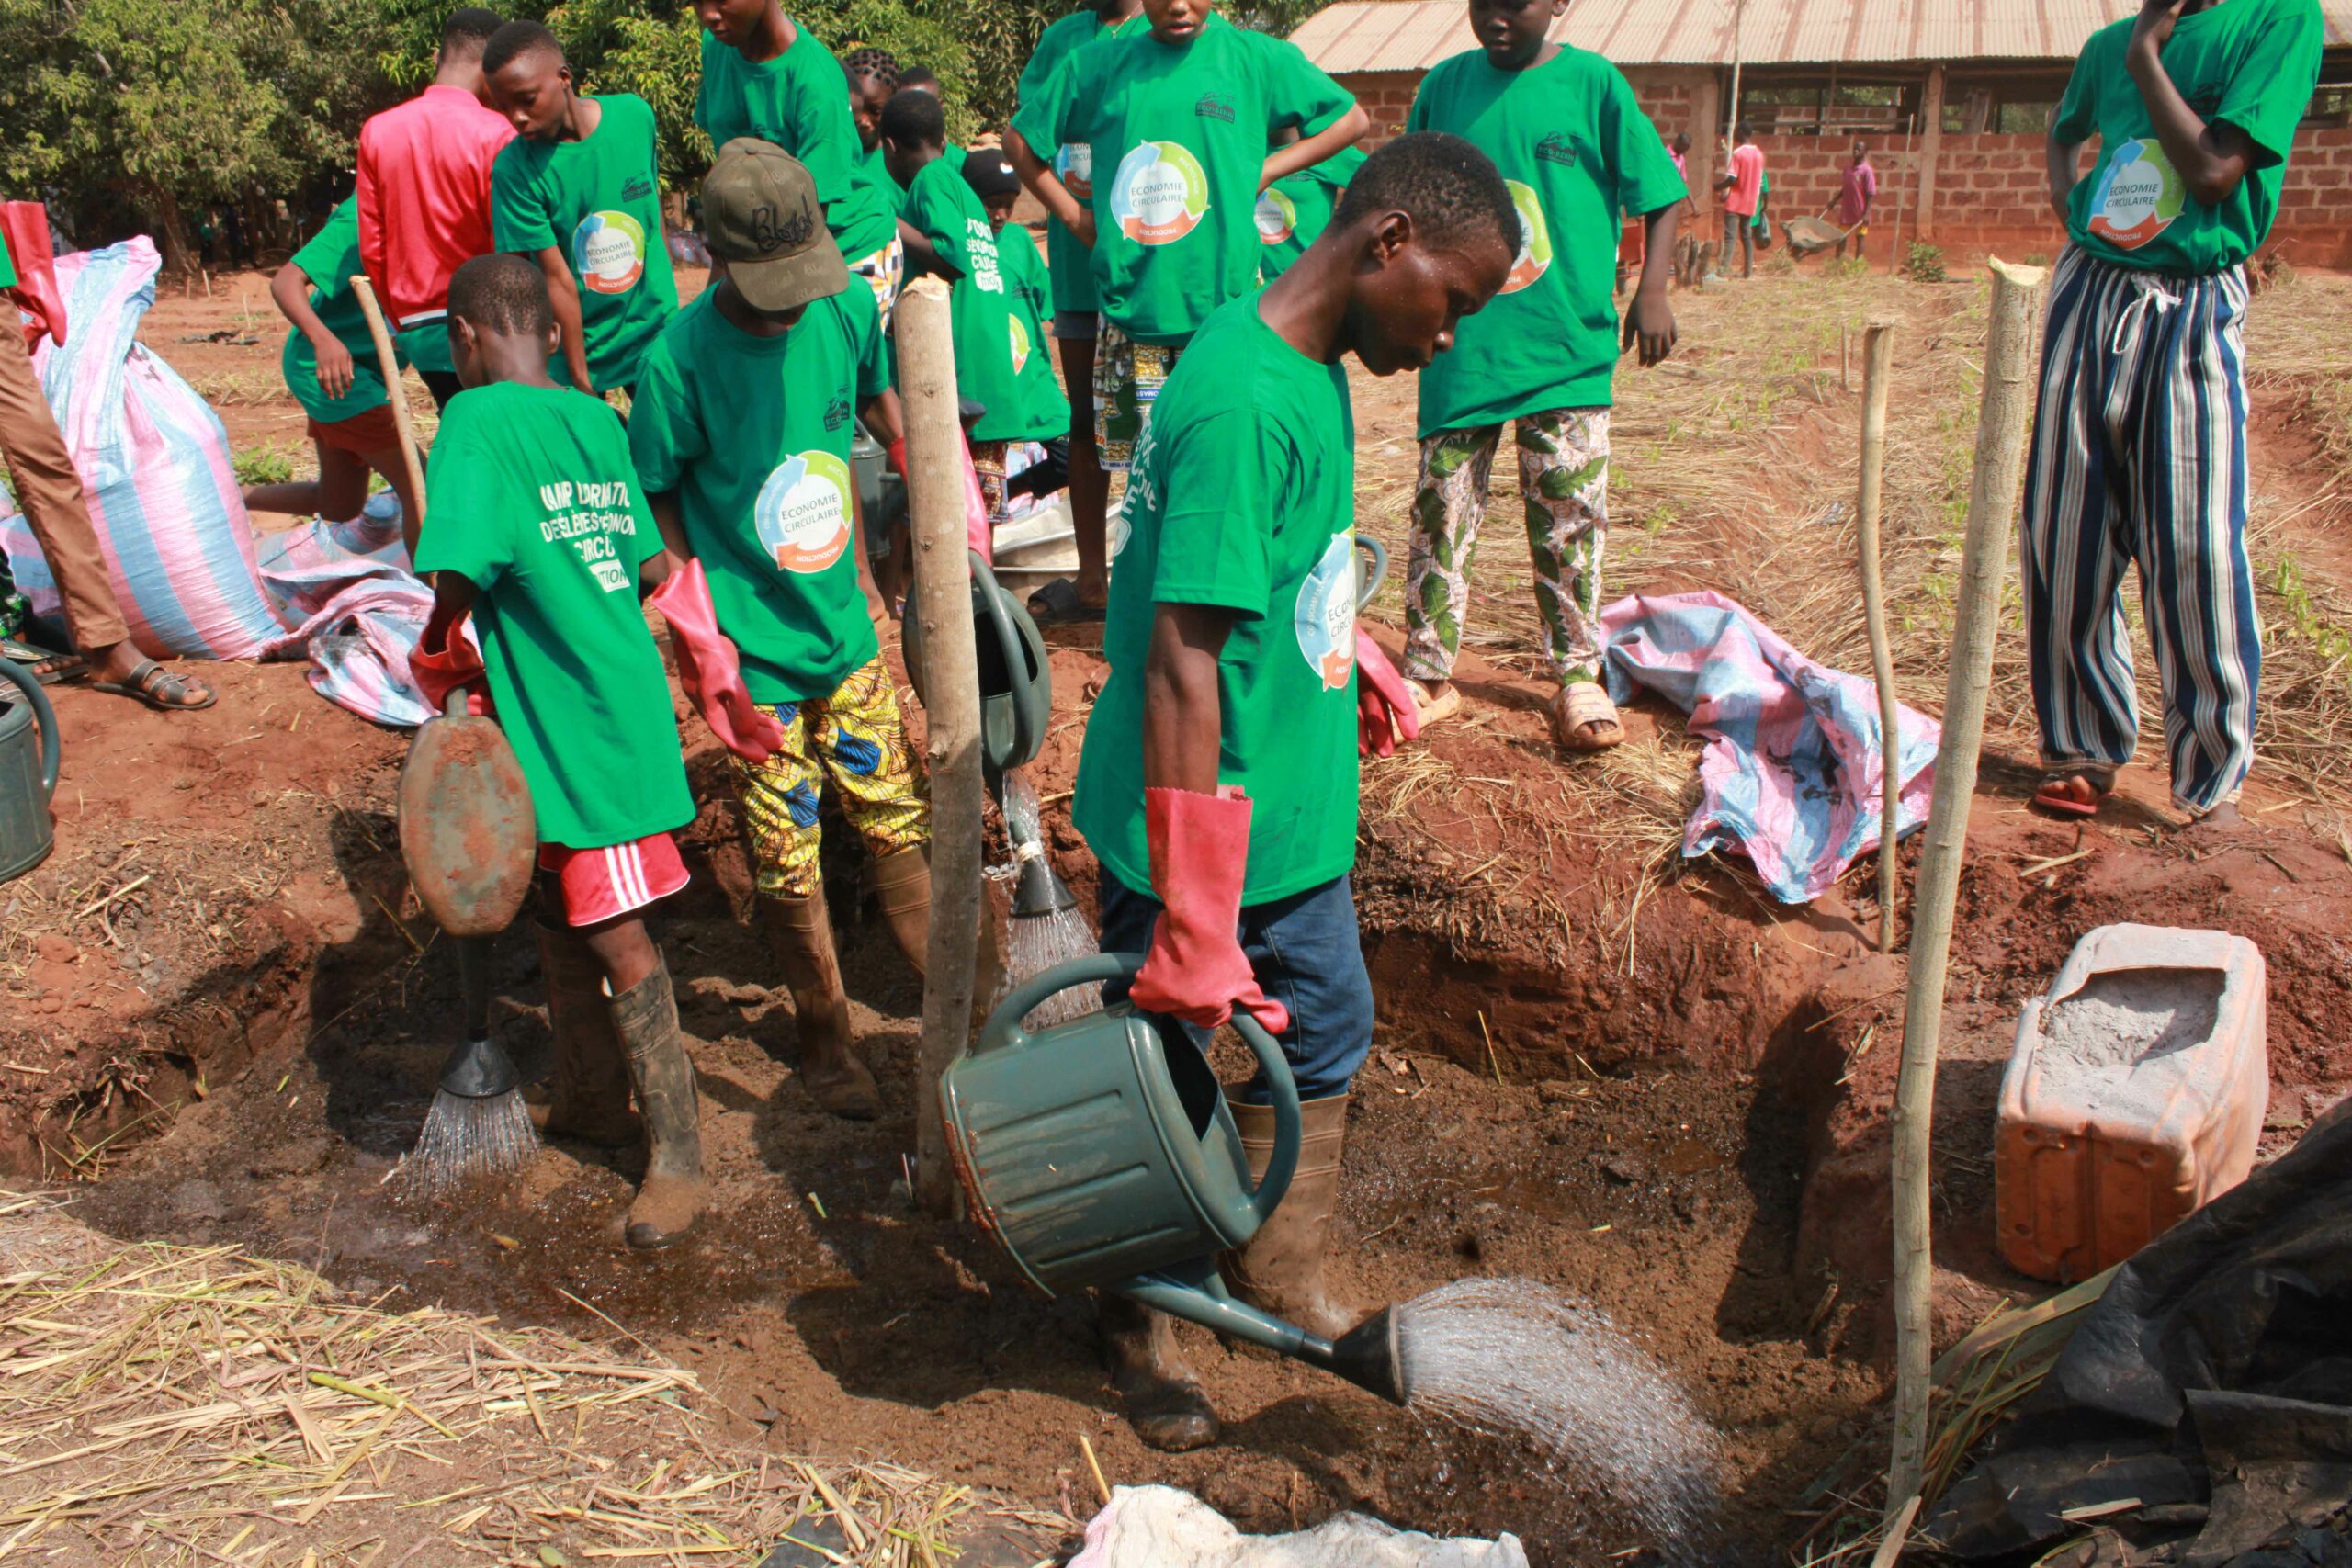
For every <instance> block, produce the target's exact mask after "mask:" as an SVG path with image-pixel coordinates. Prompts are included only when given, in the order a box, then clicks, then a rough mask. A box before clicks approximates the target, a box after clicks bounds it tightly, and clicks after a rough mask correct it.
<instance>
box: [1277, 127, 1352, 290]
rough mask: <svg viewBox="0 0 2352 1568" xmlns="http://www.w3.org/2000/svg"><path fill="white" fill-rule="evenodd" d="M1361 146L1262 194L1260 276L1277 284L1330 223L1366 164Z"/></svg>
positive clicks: (1289, 177)
mask: <svg viewBox="0 0 2352 1568" xmlns="http://www.w3.org/2000/svg"><path fill="white" fill-rule="evenodd" d="M1363 158H1364V152H1363V148H1361V147H1342V148H1340V150H1339V151H1338V152H1334V153H1332V154H1331V155H1330V156H1329V157H1328V158H1326V159H1324V160H1323V161H1322V162H1321V163H1319V164H1308V165H1307V166H1306V168H1304V169H1301V170H1299V171H1298V172H1297V173H1296V174H1295V175H1283V177H1282V178H1281V179H1278V180H1276V181H1275V182H1274V183H1273V184H1272V185H1270V186H1267V187H1266V188H1265V189H1264V190H1261V191H1260V192H1259V193H1258V240H1259V243H1260V245H1261V249H1260V250H1259V252H1258V280H1259V281H1260V282H1261V283H1272V281H1273V280H1274V279H1276V278H1277V277H1280V276H1282V275H1283V273H1285V272H1287V271H1289V270H1290V264H1291V263H1293V262H1295V261H1296V260H1297V259H1298V258H1299V257H1301V256H1303V255H1305V254H1306V247H1307V246H1309V245H1311V244H1313V243H1315V239H1316V236H1317V235H1318V234H1320V233H1322V232H1323V231H1324V230H1325V229H1326V228H1327V227H1329V224H1330V221H1331V213H1332V212H1333V210H1334V209H1337V208H1338V207H1339V205H1340V192H1341V191H1343V190H1345V189H1347V188H1348V182H1349V181H1350V180H1351V179H1353V178H1355V177H1356V171H1357V170H1358V169H1361V168H1363Z"/></svg>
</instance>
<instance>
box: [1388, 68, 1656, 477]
mask: <svg viewBox="0 0 2352 1568" xmlns="http://www.w3.org/2000/svg"><path fill="white" fill-rule="evenodd" d="M1405 129H1406V130H1450V131H1452V132H1453V133H1454V134H1455V135H1456V136H1460V137H1464V138H1465V139H1466V140H1468V141H1470V142H1472V143H1473V144H1474V145H1476V147H1477V148H1478V149H1479V151H1481V152H1485V153H1486V154H1487V156H1488V157H1490V158H1492V159H1493V160H1494V161H1495V164H1496V166H1497V167H1498V168H1499V169H1500V170H1501V171H1502V175H1503V178H1504V180H1505V181H1507V182H1508V183H1509V184H1510V194H1511V197H1512V199H1513V200H1514V201H1515V202H1517V203H1518V206H1519V216H1520V222H1521V226H1522V229H1523V232H1522V233H1521V237H1520V247H1519V259H1518V261H1517V263H1516V265H1513V266H1512V268H1511V271H1510V278H1509V279H1508V280H1507V281H1505V283H1504V284H1503V291H1502V292H1501V293H1500V294H1498V295H1496V296H1495V298H1494V299H1491V300H1490V301H1488V302H1487V308H1486V309H1485V310H1480V311H1479V312H1478V313H1477V314H1476V315H1475V316H1465V317H1464V318H1463V320H1462V325H1461V327H1460V328H1459V329H1458V330H1457V331H1456V332H1455V333H1454V338H1453V351H1452V352H1451V353H1447V354H1441V355H1438V356H1437V359H1436V361H1435V362H1434V363H1433V364H1431V365H1430V367H1429V368H1428V369H1426V370H1424V371H1422V372H1421V410H1420V434H1421V435H1422V436H1423V437H1425V438H1426V437H1428V436H1430V435H1432V434H1436V433H1437V432H1438V431H1441V430H1459V429H1463V428H1464V427H1467V426H1472V425H1483V424H1497V423H1501V422H1502V421H1504V420H1507V419H1516V418H1518V417H1519V416H1520V415H1521V414H1524V413H1539V412H1544V411H1545V410H1549V409H1563V408H1604V407H1606V406H1608V403H1609V400H1610V386H1609V383H1610V375H1611V371H1613V370H1614V369H1615V368H1616V365H1617V304H1616V299H1615V297H1614V293H1613V290H1614V289H1615V288H1616V284H1617V239H1618V234H1619V231H1620V229H1621V227H1622V223H1623V214H1624V213H1627V212H1633V213H1649V212H1655V211H1657V209H1659V208H1661V207H1671V206H1673V205H1674V204H1675V203H1676V202H1678V201H1679V200H1681V199H1682V197H1684V196H1685V195H1686V194H1688V187H1686V186H1684V185H1683V183H1682V176H1681V175H1679V174H1677V173H1675V171H1674V156H1673V154H1672V153H1670V152H1668V151H1667V150H1666V143H1665V142H1664V141H1660V140H1659V138H1658V134H1657V127H1655V126H1653V125H1651V124H1650V118H1649V116H1647V115H1645V114H1644V113H1643V112H1642V107H1641V105H1640V104H1639V103H1637V102H1635V101H1634V89H1633V87H1632V85H1630V84H1628V83H1627V82H1626V80H1625V75H1624V73H1623V72H1621V71H1619V70H1618V69H1617V67H1615V66H1614V65H1611V64H1610V63H1609V62H1608V61H1606V60H1603V59H1602V58H1601V57H1600V55H1598V54H1594V53H1592V52H1591V51H1589V50H1582V49H1566V48H1564V49H1562V50H1561V51H1560V52H1559V53H1558V54H1556V55H1555V56H1553V57H1552V58H1551V59H1550V60H1547V61H1545V62H1544V63H1543V64H1541V65H1532V66H1530V67H1528V68H1527V69H1526V70H1524V71H1498V70H1497V69H1495V67H1494V66H1493V65H1492V64H1491V63H1489V62H1488V61H1487V52H1486V51H1484V50H1479V49H1474V50H1471V51H1467V52H1466V53H1463V54H1457V55H1455V56H1454V57H1453V58H1452V59H1451V60H1445V61H1441V62H1439V63H1438V65H1437V66H1436V67H1435V68H1434V69H1433V70H1431V71H1430V73H1429V75H1428V76H1427V77H1426V78H1425V79H1424V80H1423V81H1422V83H1421V90H1420V91H1419V93H1418V94H1416V95H1415V96H1414V98H1413V108H1412V112H1411V113H1410V114H1409V115H1408V116H1407V117H1406V120H1405Z"/></svg>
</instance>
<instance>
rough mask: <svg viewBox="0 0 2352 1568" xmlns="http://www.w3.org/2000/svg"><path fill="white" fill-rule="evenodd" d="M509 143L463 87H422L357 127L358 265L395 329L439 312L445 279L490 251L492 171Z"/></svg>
mask: <svg viewBox="0 0 2352 1568" xmlns="http://www.w3.org/2000/svg"><path fill="white" fill-rule="evenodd" d="M514 139H515V128H514V127H513V126H511V125H509V124H507V123H506V118H505V117H504V116H503V115H501V114H499V113H498V112H497V111H496V110H495V109H492V108H488V107H484V106H483V104H482V102H481V100H480V99H479V98H476V97H475V96H473V95H472V94H471V93H469V92H467V91H466V90H465V89H464V88H462V87H447V86H442V85H437V84H436V85H433V86H430V87H427V88H425V89H424V91H423V92H422V93H419V94H418V95H417V96H415V97H413V98H411V99H410V100H409V101H408V102H406V103H404V104H402V105H401V106H400V107H398V108H390V109H386V110H385V111H384V112H383V113H382V114H379V115H378V116H376V117H375V118H372V119H370V120H369V121H368V123H367V124H366V125H363V126H361V127H360V128H359V260H360V264H361V265H363V266H365V267H366V268H367V269H368V277H369V279H370V280H371V281H373V282H374V284H375V285H376V291H377V293H379V295H381V296H382V297H383V302H384V310H385V311H386V313H387V314H389V315H390V317H391V319H392V326H393V328H394V329H395V330H398V329H399V328H401V327H407V326H413V325H415V324H416V323H417V322H418V321H421V320H428V319H430V318H431V317H433V316H434V315H435V314H437V313H438V312H439V311H440V310H442V309H443V308H444V307H445V306H446V305H447V302H448V299H449V275H450V274H451V273H453V272H455V271H457V270H458V267H459V266H461V265H464V264H465V263H467V262H469V261H471V260H473V259H474V257H476V256H481V255H488V254H490V253H491V252H492V250H494V249H496V246H495V245H494V244H493V243H492V239H491V230H490V169H491V165H492V164H494V163H496V162H497V161H498V153H499V150H500V149H501V148H503V147H504V146H505V145H506V144H507V143H508V142H509V141H513V140H514Z"/></svg>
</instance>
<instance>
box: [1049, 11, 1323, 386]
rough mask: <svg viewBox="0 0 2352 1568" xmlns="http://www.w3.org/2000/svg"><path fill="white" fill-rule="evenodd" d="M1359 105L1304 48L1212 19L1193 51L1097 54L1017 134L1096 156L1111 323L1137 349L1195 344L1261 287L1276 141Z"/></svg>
mask: <svg viewBox="0 0 2352 1568" xmlns="http://www.w3.org/2000/svg"><path fill="white" fill-rule="evenodd" d="M1354 104H1355V98H1354V96H1352V95H1351V94H1350V93H1349V92H1348V90H1347V89H1346V88H1344V87H1342V86H1340V85H1339V84H1338V83H1337V82H1334V81H1332V80H1331V78H1330V77H1329V76H1327V75H1325V74H1324V73H1322V72H1321V71H1318V70H1317V69H1316V68H1315V66H1314V65H1313V64H1311V63H1310V62H1308V60H1307V58H1306V55H1304V54H1302V53H1300V52H1299V50H1298V46H1297V45H1296V44H1294V43H1289V42H1286V41H1285V40H1283V39H1278V38H1274V37H1272V36H1271V35H1269V34H1266V33H1261V32H1256V31H1253V30H1251V29H1250V28H1237V27H1235V26H1234V25H1233V24H1232V23H1231V22H1228V21H1227V20H1226V19H1225V18H1224V17H1221V16H1216V15H1212V16H1211V17H1209V19H1208V25H1207V26H1206V27H1204V28H1202V29H1201V31H1200V33H1199V35H1198V36H1197V37H1195V38H1194V39H1193V41H1192V42H1191V43H1189V44H1184V45H1170V44H1164V43H1161V42H1160V41H1159V39H1155V38H1153V37H1151V36H1150V35H1149V34H1148V33H1138V34H1136V35H1135V36H1133V37H1130V38H1114V39H1097V40H1096V41H1095V42H1093V43H1090V44H1088V45H1087V46H1086V47H1084V48H1083V49H1080V50H1079V51H1076V52H1075V53H1073V54H1072V55H1070V56H1069V59H1067V60H1065V61H1063V62H1062V63H1061V64H1060V66H1058V67H1057V69H1056V70H1055V72H1054V76H1053V80H1052V81H1051V82H1049V83H1048V84H1046V87H1045V90H1044V91H1042V92H1040V93H1038V94H1037V95H1035V96H1033V97H1030V98H1027V99H1026V100H1025V101H1023V104H1022V106H1021V112H1020V114H1019V115H1018V116H1016V117H1015V118H1014V119H1013V122H1012V124H1013V129H1014V130H1018V131H1020V132H1021V135H1022V139H1023V141H1027V142H1028V143H1029V145H1030V146H1031V147H1032V148H1036V147H1058V146H1061V145H1064V144H1066V143H1075V144H1078V145H1080V146H1084V147H1085V148H1087V149H1088V152H1087V154H1086V156H1087V158H1088V159H1089V161H1090V168H1091V174H1092V175H1093V187H1092V188H1093V211H1094V225H1095V239H1094V258H1093V261H1094V287H1095V292H1096V294H1097V296H1098V298H1099V299H1101V301H1102V308H1103V316H1104V318H1105V319H1106V320H1108V321H1110V322H1111V324H1112V325H1114V326H1115V327H1117V328H1118V329H1119V330H1120V331H1121V332H1123V333H1126V334H1127V335H1128V336H1129V337H1131V338H1134V339H1136V341H1137V342H1141V343H1155V344H1182V343H1183V342H1184V341H1185V340H1186V339H1188V338H1190V337H1191V336H1192V335H1193V333H1194V332H1195V331H1196V330H1198V328H1199V327H1200V324H1201V323H1202V322H1203V321H1206V320H1207V319H1208V316H1209V312H1210V311H1212V310H1216V308H1217V307H1218V306H1220V305H1222V304H1224V303H1225V302H1226V301H1227V299H1232V298H1233V297H1234V296H1236V295H1238V294H1242V293H1246V292H1247V291H1248V290H1249V289H1250V287H1251V286H1252V284H1253V283H1254V281H1255V280H1256V278H1257V276H1258V252H1259V251H1260V250H1261V249H1262V248H1263V247H1261V245H1260V244H1259V243H1258V225H1257V223H1256V221H1255V220H1254V219H1253V217H1252V216H1251V214H1252V213H1253V211H1254V210H1255V209H1256V207H1257V204H1258V179H1259V176H1260V175H1261V174H1262V173H1263V172H1264V170H1265V166H1266V138H1267V135H1268V133H1269V132H1271V131H1273V130H1278V129H1280V128H1281V127H1283V126H1291V125H1295V126H1297V127H1298V128H1299V130H1300V133H1301V134H1302V135H1307V136H1312V135H1314V134H1315V133H1316V132H1317V131H1319V130H1324V129H1325V128H1326V127H1328V126H1329V125H1330V124H1331V122H1332V121H1334V120H1336V119H1338V118H1340V116H1341V115H1344V114H1346V113H1347V112H1348V110H1349V109H1350V108H1351V107H1353V106H1354Z"/></svg>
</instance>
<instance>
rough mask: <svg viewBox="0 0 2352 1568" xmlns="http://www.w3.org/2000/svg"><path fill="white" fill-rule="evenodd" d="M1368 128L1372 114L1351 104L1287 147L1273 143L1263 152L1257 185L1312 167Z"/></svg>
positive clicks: (1349, 143)
mask: <svg viewBox="0 0 2352 1568" xmlns="http://www.w3.org/2000/svg"><path fill="white" fill-rule="evenodd" d="M1371 129H1372V117H1371V116H1370V115H1368V114H1366V113H1364V112H1363V105H1362V104H1351V105H1349V106H1348V112H1347V113H1345V114H1343V115H1341V116H1340V118H1337V119H1335V120H1333V121H1332V122H1331V123H1330V124H1329V125H1327V126H1325V127H1324V128H1323V129H1322V130H1318V131H1317V132H1316V133H1315V134H1314V135H1312V136H1302V137H1300V138H1299V139H1298V140H1297V141H1294V142H1292V143H1291V144H1290V145H1289V146H1287V147H1277V148H1275V149H1274V150H1273V152H1270V153H1268V154H1267V156H1266V166H1265V167H1264V168H1263V169H1261V170H1260V171H1259V174H1258V188H1259V189H1260V190H1264V189H1265V188H1266V187H1267V186H1270V185H1272V184H1273V183H1274V182H1275V181H1276V180H1278V179H1281V178H1283V176H1284V175H1295V174H1296V173H1298V171H1299V170H1301V169H1308V168H1313V167H1314V166H1315V165H1316V164H1319V163H1321V162H1322V161H1323V160H1324V159H1326V158H1328V157H1329V156H1330V155H1331V154H1332V153H1334V152H1339V151H1340V149H1341V148H1343V147H1352V146H1354V145H1355V144H1356V142H1357V141H1360V140H1361V139H1362V138H1363V133H1364V132H1365V131H1367V130H1371Z"/></svg>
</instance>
